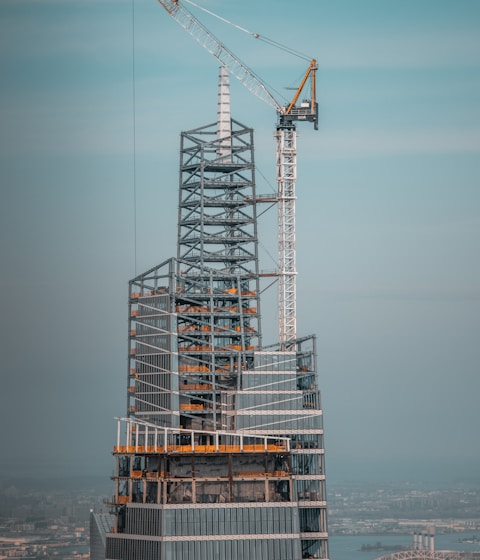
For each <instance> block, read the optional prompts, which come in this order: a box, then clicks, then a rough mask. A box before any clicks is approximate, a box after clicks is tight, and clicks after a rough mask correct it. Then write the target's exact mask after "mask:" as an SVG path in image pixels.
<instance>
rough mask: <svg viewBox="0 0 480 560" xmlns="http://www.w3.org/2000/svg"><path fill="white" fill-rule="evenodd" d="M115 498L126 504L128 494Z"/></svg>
mask: <svg viewBox="0 0 480 560" xmlns="http://www.w3.org/2000/svg"><path fill="white" fill-rule="evenodd" d="M117 500H118V503H119V504H128V502H129V501H130V496H118V498H117Z"/></svg>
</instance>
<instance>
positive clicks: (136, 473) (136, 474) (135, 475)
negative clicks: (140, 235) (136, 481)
mask: <svg viewBox="0 0 480 560" xmlns="http://www.w3.org/2000/svg"><path fill="white" fill-rule="evenodd" d="M132 478H142V471H132Z"/></svg>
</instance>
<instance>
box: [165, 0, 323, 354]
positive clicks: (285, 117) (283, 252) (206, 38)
mask: <svg viewBox="0 0 480 560" xmlns="http://www.w3.org/2000/svg"><path fill="white" fill-rule="evenodd" d="M158 2H159V3H160V4H161V5H162V6H163V8H165V10H166V11H167V12H168V13H169V14H170V16H172V18H173V19H174V20H175V21H176V22H177V23H178V24H179V25H180V26H181V27H183V28H184V29H185V30H186V31H187V32H188V33H189V34H190V35H191V36H192V37H193V38H194V39H195V40H196V41H197V42H198V43H199V44H200V45H201V46H202V47H203V48H205V49H206V50H207V51H208V52H209V53H210V54H211V55H213V56H214V57H215V58H216V59H217V60H218V61H219V62H220V63H221V64H222V65H223V66H225V67H226V68H227V69H228V70H229V72H230V73H231V74H233V75H234V76H235V77H236V78H237V79H238V80H239V81H240V82H241V83H242V84H243V85H244V86H245V87H246V88H247V89H248V90H249V91H250V92H251V93H253V94H254V95H256V96H257V97H258V98H260V99H261V100H262V101H264V102H265V103H267V104H268V105H270V106H271V107H273V108H274V109H275V110H276V113H277V123H276V133H275V139H276V170H277V171H276V178H277V186H278V192H277V204H278V271H277V275H278V308H279V325H278V329H279V342H280V345H281V347H282V348H287V347H288V348H291V347H294V345H295V340H296V338H297V333H296V274H297V270H296V248H295V245H296V241H295V200H296V194H295V189H296V179H297V147H296V139H297V132H296V121H309V122H313V125H314V128H315V130H317V128H318V108H317V103H316V87H315V77H316V70H317V63H316V60H315V59H312V60H311V61H310V64H309V66H308V68H307V71H306V72H305V75H304V77H303V79H302V81H301V83H300V85H299V86H298V88H297V90H296V92H295V95H294V97H293V98H292V100H291V102H290V103H289V104H281V103H279V102H278V101H277V100H276V98H275V97H274V95H273V94H272V93H271V92H270V90H269V89H268V88H267V86H266V85H265V84H264V82H263V81H262V80H261V79H260V78H259V77H258V76H257V75H256V74H255V72H253V71H252V70H251V69H250V68H249V67H248V66H247V65H245V64H244V63H243V62H242V61H241V60H240V59H239V58H238V57H237V56H236V55H234V54H233V53H232V52H231V51H230V50H229V49H228V48H227V47H226V46H225V45H224V44H223V43H222V42H221V41H220V40H219V39H217V38H216V37H215V36H214V35H213V34H212V33H211V32H210V31H209V30H208V29H207V28H206V27H205V26H204V25H203V24H202V23H200V21H199V20H198V19H197V18H196V17H195V16H194V15H193V14H192V13H191V12H190V11H189V10H187V9H186V8H185V6H184V5H183V3H181V2H180V1H179V0H158ZM256 37H258V36H256ZM309 80H310V84H311V96H310V97H309V98H308V99H305V100H303V101H301V102H300V104H298V100H299V98H300V95H301V93H302V91H303V89H304V86H305V85H306V83H307V82H308V81H309Z"/></svg>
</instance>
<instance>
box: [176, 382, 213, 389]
mask: <svg viewBox="0 0 480 560" xmlns="http://www.w3.org/2000/svg"><path fill="white" fill-rule="evenodd" d="M211 389H212V386H211V385H209V384H207V383H203V384H202V383H187V384H185V385H181V386H180V390H183V391H210V390H211Z"/></svg>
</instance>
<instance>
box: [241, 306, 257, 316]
mask: <svg viewBox="0 0 480 560" xmlns="http://www.w3.org/2000/svg"><path fill="white" fill-rule="evenodd" d="M243 312H244V313H249V314H251V315H253V314H255V313H256V312H257V308H256V307H246V308H245V309H244V310H243Z"/></svg>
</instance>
